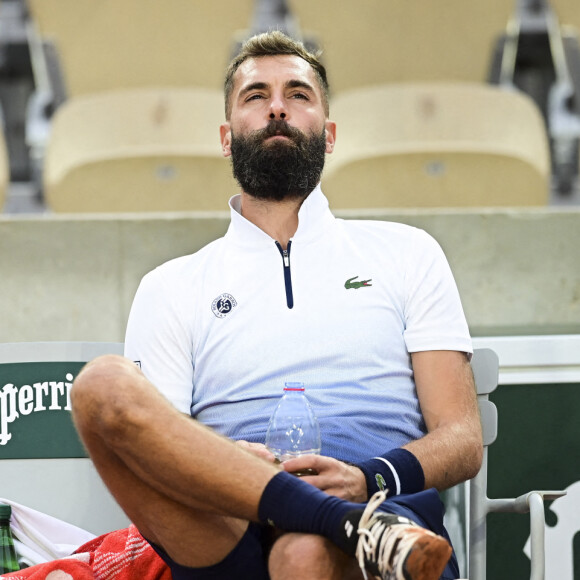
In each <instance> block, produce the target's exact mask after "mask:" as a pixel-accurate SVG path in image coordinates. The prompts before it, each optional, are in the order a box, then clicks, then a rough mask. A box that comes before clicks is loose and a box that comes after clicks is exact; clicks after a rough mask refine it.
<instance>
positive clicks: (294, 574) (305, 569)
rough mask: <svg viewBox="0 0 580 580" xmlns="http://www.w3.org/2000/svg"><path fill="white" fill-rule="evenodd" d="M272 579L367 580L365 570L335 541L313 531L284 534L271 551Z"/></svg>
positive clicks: (269, 568) (270, 571) (270, 566)
mask: <svg viewBox="0 0 580 580" xmlns="http://www.w3.org/2000/svg"><path fill="white" fill-rule="evenodd" d="M268 571H269V573H270V578H271V580H294V578H300V579H301V580H363V575H362V572H361V570H360V568H359V566H358V564H357V562H356V561H355V560H354V559H353V558H349V557H348V556H347V555H346V554H345V553H344V552H342V551H341V550H339V549H338V548H337V547H336V546H335V545H334V544H332V542H330V541H329V540H327V539H326V538H323V537H322V536H314V535H312V534H298V533H290V534H284V535H283V536H282V537H281V538H280V539H278V540H277V541H276V543H275V544H274V546H273V547H272V551H271V552H270V558H269V561H268Z"/></svg>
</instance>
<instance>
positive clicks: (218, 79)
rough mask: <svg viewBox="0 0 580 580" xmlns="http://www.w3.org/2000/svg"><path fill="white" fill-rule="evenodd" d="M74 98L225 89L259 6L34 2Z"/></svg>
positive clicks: (125, 0) (167, 0)
mask: <svg viewBox="0 0 580 580" xmlns="http://www.w3.org/2000/svg"><path fill="white" fill-rule="evenodd" d="M27 3H28V6H29V10H30V14H31V17H32V22H33V24H34V25H35V27H34V28H35V29H36V31H37V33H38V35H39V36H40V37H41V38H43V39H44V40H46V41H52V42H53V43H54V45H55V47H56V50H57V54H58V58H59V61H60V66H61V69H62V73H63V75H64V79H65V86H66V93H67V96H68V97H74V96H77V95H82V94H89V93H94V92H97V91H105V90H111V89H119V88H135V87H143V86H186V87H189V86H204V87H211V88H214V89H219V88H221V85H222V82H223V70H224V68H225V66H226V65H227V63H228V61H229V59H230V57H231V51H232V48H233V46H234V41H235V40H236V34H237V33H238V31H239V30H243V29H246V28H247V27H248V26H249V23H250V19H251V14H252V8H253V1H252V0H226V1H223V0H222V1H220V2H191V1H190V0H164V1H163V2H154V1H152V0H146V1H143V0H27Z"/></svg>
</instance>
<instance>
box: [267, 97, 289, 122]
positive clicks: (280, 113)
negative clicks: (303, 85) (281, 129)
mask: <svg viewBox="0 0 580 580" xmlns="http://www.w3.org/2000/svg"><path fill="white" fill-rule="evenodd" d="M286 117H287V111H286V104H285V102H284V100H283V99H281V98H274V99H272V101H271V102H270V119H273V120H275V119H286Z"/></svg>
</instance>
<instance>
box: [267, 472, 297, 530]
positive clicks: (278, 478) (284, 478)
mask: <svg viewBox="0 0 580 580" xmlns="http://www.w3.org/2000/svg"><path fill="white" fill-rule="evenodd" d="M302 483H303V482H302ZM296 486H297V481H296V476H294V475H292V474H290V473H288V472H287V471H280V472H279V473H277V474H276V475H275V476H274V477H273V478H272V479H271V480H270V481H269V482H268V483H267V484H266V487H265V488H264V491H263V492H262V497H261V498H260V503H259V504H258V518H259V520H260V522H261V523H263V524H270V525H276V524H278V522H276V521H274V520H275V518H274V514H278V512H279V511H280V498H284V497H287V496H288V495H290V494H291V492H292V491H293V489H294V488H296ZM276 519H277V518H276ZM278 525H279V524H278Z"/></svg>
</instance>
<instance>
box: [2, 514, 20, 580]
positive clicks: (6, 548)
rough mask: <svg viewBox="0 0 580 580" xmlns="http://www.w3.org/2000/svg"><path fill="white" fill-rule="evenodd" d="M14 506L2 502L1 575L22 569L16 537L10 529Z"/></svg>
mask: <svg viewBox="0 0 580 580" xmlns="http://www.w3.org/2000/svg"><path fill="white" fill-rule="evenodd" d="M11 516H12V508H11V507H10V506H9V505H6V504H3V503H2V504H0V575H1V574H8V573H9V572H16V571H18V570H20V566H19V564H18V557H17V555H16V549H15V548H14V538H13V537H12V531H11V530H10V517H11Z"/></svg>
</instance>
